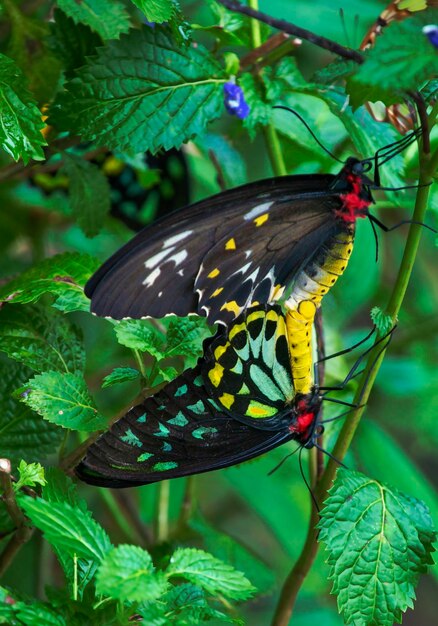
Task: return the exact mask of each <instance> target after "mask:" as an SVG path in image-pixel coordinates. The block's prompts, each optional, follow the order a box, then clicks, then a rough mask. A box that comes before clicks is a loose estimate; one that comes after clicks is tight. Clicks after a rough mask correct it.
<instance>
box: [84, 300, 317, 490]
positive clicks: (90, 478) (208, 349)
mask: <svg viewBox="0 0 438 626" xmlns="http://www.w3.org/2000/svg"><path fill="white" fill-rule="evenodd" d="M321 402H322V396H320V394H319V391H318V388H317V386H313V388H312V389H311V391H310V392H309V393H307V394H301V393H298V394H296V393H295V390H294V383H293V377H292V372H291V367H290V354H289V345H288V339H287V329H286V320H285V316H284V314H283V311H282V308H281V307H280V305H276V304H274V305H266V306H255V307H252V308H250V309H248V310H247V311H245V312H244V313H243V314H241V315H240V316H239V317H238V318H237V319H236V321H235V322H234V323H233V324H232V325H231V327H230V329H229V330H228V331H227V329H226V328H224V327H221V328H220V330H219V331H218V333H217V335H216V336H215V337H214V338H213V339H211V340H209V341H208V343H207V345H206V346H205V352H204V355H203V357H201V358H200V359H199V361H198V364H197V365H196V367H194V368H192V369H189V370H187V371H186V372H184V373H183V374H181V375H180V376H178V377H177V378H176V379H175V380H173V381H172V382H171V383H169V384H168V385H166V386H165V387H164V388H163V389H161V390H160V391H158V392H157V393H156V394H155V395H153V396H150V397H148V398H147V399H145V400H144V401H143V402H142V403H141V404H138V405H137V406H135V407H133V408H132V409H130V411H129V412H128V413H127V414H126V415H125V416H124V417H122V418H121V419H120V420H118V421H117V422H116V423H115V424H113V425H112V427H111V428H110V430H109V431H108V432H107V433H105V434H103V435H102V436H101V437H100V438H99V439H98V440H97V441H96V442H95V443H93V444H92V445H91V446H90V447H89V449H88V451H87V454H86V456H85V458H84V459H83V460H82V461H81V463H80V464H79V465H78V467H77V468H76V474H77V475H78V477H79V478H80V479H81V480H84V481H85V482H88V483H90V484H95V485H102V486H106V487H128V486H134V485H141V484H147V483H152V482H156V481H159V480H163V479H166V478H176V477H180V476H187V475H190V474H198V473H201V472H208V471H211V470H215V469H219V468H223V467H227V466H229V465H235V464H236V463H241V462H243V461H246V460H247V459H251V458H253V457H255V456H259V455H260V454H264V453H265V452H268V451H269V450H271V449H272V448H275V447H277V446H279V445H282V444H283V443H286V442H288V441H291V440H295V441H297V442H298V443H299V445H300V446H303V447H311V446H312V445H313V443H314V441H315V437H316V436H317V435H318V414H319V409H320V406H321Z"/></svg>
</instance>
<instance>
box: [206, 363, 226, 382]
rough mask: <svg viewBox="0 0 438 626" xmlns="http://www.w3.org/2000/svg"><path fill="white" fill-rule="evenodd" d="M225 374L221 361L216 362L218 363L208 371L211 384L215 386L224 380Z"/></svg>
mask: <svg viewBox="0 0 438 626" xmlns="http://www.w3.org/2000/svg"><path fill="white" fill-rule="evenodd" d="M223 374H224V368H223V367H222V365H221V364H220V363H216V365H215V366H214V367H213V368H212V369H211V370H210V371H209V372H208V377H209V379H210V380H211V384H212V385H214V386H215V387H218V386H219V383H220V382H221V380H222V376H223Z"/></svg>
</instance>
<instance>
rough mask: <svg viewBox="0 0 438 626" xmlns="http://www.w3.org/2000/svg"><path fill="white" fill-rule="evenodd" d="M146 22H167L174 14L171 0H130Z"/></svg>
mask: <svg viewBox="0 0 438 626" xmlns="http://www.w3.org/2000/svg"><path fill="white" fill-rule="evenodd" d="M131 1H132V2H133V4H135V6H136V7H138V8H139V9H140V11H143V13H144V14H145V16H146V19H147V20H148V22H157V23H158V24H160V23H161V22H168V21H169V20H170V18H171V17H172V16H173V14H174V12H175V5H174V3H173V0H131Z"/></svg>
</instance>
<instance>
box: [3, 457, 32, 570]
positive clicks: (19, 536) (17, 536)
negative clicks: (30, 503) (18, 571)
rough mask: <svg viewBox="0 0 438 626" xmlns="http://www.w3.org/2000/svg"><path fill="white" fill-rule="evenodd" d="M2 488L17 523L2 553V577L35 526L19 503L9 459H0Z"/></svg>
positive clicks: (7, 508) (5, 501)
mask: <svg viewBox="0 0 438 626" xmlns="http://www.w3.org/2000/svg"><path fill="white" fill-rule="evenodd" d="M0 488H1V491H2V492H3V495H2V499H3V502H4V503H5V506H6V510H7V512H8V513H9V515H10V517H11V519H12V521H13V522H14V524H15V528H16V530H15V532H14V534H13V535H12V537H11V538H10V539H9V541H8V543H7V544H6V547H5V548H4V550H3V552H2V553H1V554H0V577H1V576H3V574H4V573H5V572H6V570H7V569H8V567H9V566H10V565H11V563H12V561H13V560H14V558H15V557H16V555H17V553H18V552H19V550H20V549H21V547H22V546H23V545H24V544H25V543H26V542H27V541H29V539H30V538H31V536H32V533H33V528H30V527H29V526H27V524H26V518H25V516H24V513H23V511H22V510H21V509H20V507H19V506H18V504H17V501H16V499H15V492H14V488H13V486H12V480H11V463H10V461H9V460H8V459H0Z"/></svg>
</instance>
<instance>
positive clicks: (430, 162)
mask: <svg viewBox="0 0 438 626" xmlns="http://www.w3.org/2000/svg"><path fill="white" fill-rule="evenodd" d="M423 117H424V116H423ZM434 121H435V116H433V115H432V116H430V117H429V122H430V126H431V127H432V126H433V123H434ZM428 145H429V144H428V142H423V144H422V146H420V151H419V169H420V176H419V185H420V186H419V187H418V190H417V196H416V201H415V209H414V214H413V216H412V220H413V221H414V222H417V224H411V226H410V229H409V234H408V238H407V241H406V246H405V250H404V253H403V258H402V261H401V264H400V268H399V271H398V275H397V279H396V282H395V285H394V288H393V290H392V293H391V296H390V298H389V302H388V305H387V307H386V313H387V314H388V315H390V316H391V318H392V320H393V323H395V322H396V320H397V315H398V312H399V311H400V308H401V305H402V303H403V299H404V296H405V293H406V289H407V286H408V284H409V280H410V277H411V274H412V268H413V265H414V261H415V258H416V255H417V251H418V247H419V243H420V238H421V228H422V227H421V226H420V225H419V224H418V222H423V221H424V215H425V213H426V210H427V201H428V197H429V193H430V182H431V181H432V178H433V175H434V173H435V171H436V169H437V167H438V150H437V151H436V152H435V153H434V154H433V155H432V156H431V155H430V154H429V153H428V151H427V146H428ZM425 147H426V150H425ZM378 341H379V337H377V338H376V343H375V346H374V349H373V350H372V351H371V353H370V355H369V357H368V360H367V365H366V368H365V371H364V373H363V375H362V378H361V383H360V384H359V386H358V390H357V392H356V395H355V398H354V403H355V404H357V405H358V408H357V409H356V410H355V411H354V412H352V413H351V416H350V417H349V418H348V420H346V421H345V422H344V425H343V427H342V429H341V432H340V434H339V437H338V439H337V441H336V444H335V447H334V449H333V451H332V455H333V457H334V458H336V459H338V460H339V461H342V460H343V459H344V457H345V454H346V452H347V450H348V449H349V446H350V444H351V441H352V439H353V436H354V434H355V432H356V430H357V427H358V425H359V423H360V419H361V417H362V414H363V412H364V408H365V407H364V405H366V403H367V401H368V398H369V395H370V392H371V389H372V387H373V384H374V381H375V379H376V376H377V374H378V371H379V368H380V365H381V363H382V361H383V358H384V356H385V352H386V349H387V347H388V343H386V345H384V347H383V349H382V347H381V345H380V344H379V345H376V344H377V342H378ZM359 405H360V406H359ZM337 466H338V464H337V463H336V461H334V460H333V458H330V459H329V461H328V463H327V467H326V469H325V471H324V473H323V474H322V476H321V479H320V480H319V481H318V482H317V485H316V489H315V496H316V500H317V501H318V502H319V503H320V504H322V503H323V502H324V500H325V498H326V496H327V491H328V489H330V487H331V485H332V483H333V480H334V477H335V474H336V469H337ZM312 518H313V519H311V522H310V524H309V529H308V533H307V538H306V542H305V545H304V547H303V550H302V552H301V555H300V557H299V559H298V561H297V562H296V563H295V565H294V567H293V569H292V571H291V573H290V574H289V576H288V578H287V580H286V582H285V584H284V587H283V590H282V593H281V596H280V600H279V603H278V606H277V610H276V613H275V616H274V620H273V622H272V625H273V626H288V624H289V621H290V618H291V615H292V611H293V608H294V605H295V601H296V598H297V595H298V592H299V590H300V588H301V585H302V583H303V581H304V578H305V576H306V574H307V572H308V571H309V569H310V566H311V564H312V562H313V560H314V558H315V556H316V553H317V550H318V543H317V539H318V533H317V531H316V530H315V528H314V526H315V524H316V522H317V518H318V516H317V515H316V513H315V511H314V509H312Z"/></svg>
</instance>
